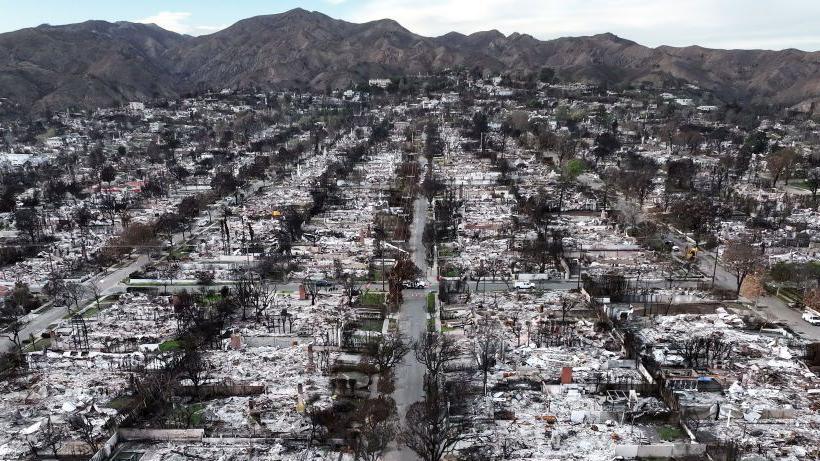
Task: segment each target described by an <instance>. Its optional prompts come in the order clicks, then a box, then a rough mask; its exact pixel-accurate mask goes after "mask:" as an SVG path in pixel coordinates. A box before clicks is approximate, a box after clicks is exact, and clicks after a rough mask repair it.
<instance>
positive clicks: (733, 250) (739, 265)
mask: <svg viewBox="0 0 820 461" xmlns="http://www.w3.org/2000/svg"><path fill="white" fill-rule="evenodd" d="M723 263H724V264H725V265H726V267H727V268H728V269H729V270H730V271H732V273H733V274H734V276H735V279H736V280H737V290H736V291H735V296H739V295H740V287H741V286H742V285H743V281H744V280H746V277H747V276H748V275H749V274H751V273H753V272H755V271H756V270H758V269H759V268H760V266H761V265H762V264H763V258H762V257H761V254H760V250H759V249H757V248H756V247H754V246H753V245H752V244H750V243H748V242H746V241H742V240H738V241H733V242H729V243H728V244H727V245H726V250H725V251H724V252H723Z"/></svg>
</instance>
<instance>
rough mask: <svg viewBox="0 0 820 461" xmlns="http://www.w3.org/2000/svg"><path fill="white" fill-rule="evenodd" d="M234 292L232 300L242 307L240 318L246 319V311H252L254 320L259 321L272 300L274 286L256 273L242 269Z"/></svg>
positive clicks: (274, 293) (274, 292)
mask: <svg viewBox="0 0 820 461" xmlns="http://www.w3.org/2000/svg"><path fill="white" fill-rule="evenodd" d="M234 293H235V295H234V300H235V301H236V304H237V305H238V306H239V308H240V309H242V320H247V318H248V312H252V313H253V315H254V318H255V319H256V321H260V320H261V319H262V316H263V314H264V313H265V311H266V310H267V309H268V307H269V306H270V305H271V304H272V302H273V297H274V296H275V295H276V287H275V286H271V285H269V284H268V283H266V282H265V281H264V280H262V278H261V277H258V276H256V274H254V273H252V272H250V271H244V272H242V274H241V275H240V276H239V278H238V279H237V281H236V286H235V289H234Z"/></svg>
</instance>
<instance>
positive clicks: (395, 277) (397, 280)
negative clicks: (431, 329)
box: [387, 257, 420, 308]
mask: <svg viewBox="0 0 820 461" xmlns="http://www.w3.org/2000/svg"><path fill="white" fill-rule="evenodd" d="M419 272H420V271H419V268H418V267H416V265H415V264H413V262H412V261H410V258H408V257H403V258H400V259H399V260H398V261H396V265H395V266H393V268H392V269H390V274H389V275H388V277H387V282H388V286H389V291H388V294H387V299H388V302H389V303H390V305H391V306H393V307H394V308H398V306H399V304H401V302H402V294H401V292H402V289H403V288H404V285H403V283H404V282H405V281H407V280H411V279H413V278H415V277H417V276H418V275H419Z"/></svg>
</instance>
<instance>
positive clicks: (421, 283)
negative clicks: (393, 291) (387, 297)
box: [401, 279, 427, 289]
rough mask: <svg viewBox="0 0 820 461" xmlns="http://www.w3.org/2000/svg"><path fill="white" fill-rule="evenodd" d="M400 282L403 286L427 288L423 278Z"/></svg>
mask: <svg viewBox="0 0 820 461" xmlns="http://www.w3.org/2000/svg"><path fill="white" fill-rule="evenodd" d="M401 284H402V286H403V287H404V288H419V289H420V288H427V280H424V279H416V280H405V281H404V282H402V283H401Z"/></svg>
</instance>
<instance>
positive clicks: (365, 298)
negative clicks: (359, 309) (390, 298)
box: [359, 291, 385, 306]
mask: <svg viewBox="0 0 820 461" xmlns="http://www.w3.org/2000/svg"><path fill="white" fill-rule="evenodd" d="M384 300H385V293H382V292H378V291H365V292H364V293H362V295H361V297H360V299H359V301H360V302H361V304H362V305H363V306H381V305H383V304H384Z"/></svg>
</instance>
